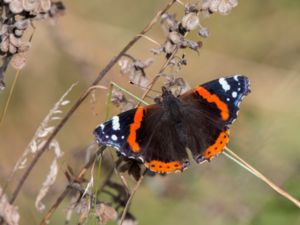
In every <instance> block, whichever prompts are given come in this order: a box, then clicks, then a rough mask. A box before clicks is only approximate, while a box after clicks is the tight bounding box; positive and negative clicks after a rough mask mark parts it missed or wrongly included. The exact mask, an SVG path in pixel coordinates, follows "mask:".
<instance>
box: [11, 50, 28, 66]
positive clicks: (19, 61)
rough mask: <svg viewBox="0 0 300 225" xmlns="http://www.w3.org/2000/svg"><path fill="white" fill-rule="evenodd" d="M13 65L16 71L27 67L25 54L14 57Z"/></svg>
mask: <svg viewBox="0 0 300 225" xmlns="http://www.w3.org/2000/svg"><path fill="white" fill-rule="evenodd" d="M11 65H12V66H13V67H14V68H15V69H16V70H21V69H23V68H24V67H25V65H26V58H25V56H24V54H23V53H18V54H15V55H14V56H13V57H12V60H11Z"/></svg>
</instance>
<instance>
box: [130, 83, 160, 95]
mask: <svg viewBox="0 0 300 225" xmlns="http://www.w3.org/2000/svg"><path fill="white" fill-rule="evenodd" d="M130 84H132V85H134V86H136V87H139V88H142V89H145V90H149V91H152V92H154V93H158V94H162V93H161V91H158V90H155V89H153V88H152V87H151V88H149V87H145V86H142V85H140V84H136V83H134V82H132V81H130Z"/></svg>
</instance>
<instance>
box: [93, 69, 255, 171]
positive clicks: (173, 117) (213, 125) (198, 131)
mask: <svg viewBox="0 0 300 225" xmlns="http://www.w3.org/2000/svg"><path fill="white" fill-rule="evenodd" d="M162 91H163V93H162V97H161V98H160V99H156V104H153V105H150V106H140V107H138V108H136V109H132V110H129V111H126V112H123V113H121V114H119V115H117V116H114V117H113V118H112V119H111V120H109V121H107V122H105V123H102V124H100V125H99V126H98V127H97V128H96V129H95V131H94V134H95V136H96V139H97V141H98V143H99V144H100V145H107V146H112V147H114V148H116V149H117V150H118V151H119V152H120V153H121V154H122V155H124V156H126V157H128V158H134V159H137V160H141V161H142V162H143V163H144V164H145V166H146V167H148V168H149V169H150V170H152V171H154V172H157V173H168V172H173V171H182V170H184V169H185V168H186V167H187V166H188V165H189V157H188V154H187V151H191V153H192V156H193V158H194V160H195V161H196V162H197V163H200V162H203V161H205V160H210V159H211V158H212V157H213V156H215V155H217V154H219V153H220V152H221V151H222V150H223V148H224V147H225V146H226V144H227V143H228V141H229V126H230V125H231V124H232V123H233V122H234V120H235V119H236V117H237V113H238V110H239V104H240V102H241V101H242V98H243V97H244V96H245V95H247V94H248V93H249V92H250V87H249V81H248V78H247V77H245V76H242V75H236V76H233V77H226V78H220V79H217V80H213V81H210V82H208V83H205V84H202V85H200V86H199V87H196V88H195V89H192V90H191V91H188V92H187V93H184V94H183V95H181V96H178V97H176V96H174V95H173V94H172V93H171V92H170V91H169V90H167V89H166V88H163V89H162Z"/></svg>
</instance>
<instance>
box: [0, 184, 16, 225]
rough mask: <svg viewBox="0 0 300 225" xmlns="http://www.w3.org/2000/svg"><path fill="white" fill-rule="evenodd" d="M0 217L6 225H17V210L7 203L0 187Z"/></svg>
mask: <svg viewBox="0 0 300 225" xmlns="http://www.w3.org/2000/svg"><path fill="white" fill-rule="evenodd" d="M0 217H1V218H3V219H4V221H5V222H6V223H7V224H8V225H18V224H19V220H20V215H19V212H18V208H17V207H16V206H13V205H11V204H10V203H9V201H8V199H7V197H6V195H5V194H4V193H3V190H2V188H1V187H0Z"/></svg>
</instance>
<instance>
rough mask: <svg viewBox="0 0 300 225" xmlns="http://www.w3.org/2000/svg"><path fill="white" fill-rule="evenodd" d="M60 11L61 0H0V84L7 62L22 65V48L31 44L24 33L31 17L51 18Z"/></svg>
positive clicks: (32, 20) (15, 65)
mask: <svg viewBox="0 0 300 225" xmlns="http://www.w3.org/2000/svg"><path fill="white" fill-rule="evenodd" d="M62 11H64V5H63V4H62V2H52V1H51V0H3V1H1V2H0V13H1V19H0V55H1V57H2V61H3V62H2V66H1V68H0V85H1V87H2V89H3V88H4V81H3V76H4V73H5V70H6V68H7V66H8V63H9V62H11V64H12V66H13V67H14V68H15V69H17V70H20V69H22V68H23V67H24V66H25V57H24V52H26V51H28V50H29V49H30V47H31V40H30V39H31V38H29V39H25V38H24V36H25V35H24V34H25V32H26V31H27V30H29V28H30V26H32V27H33V23H34V21H35V20H40V19H47V18H53V17H55V16H56V15H58V14H60V13H61V12H62Z"/></svg>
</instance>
